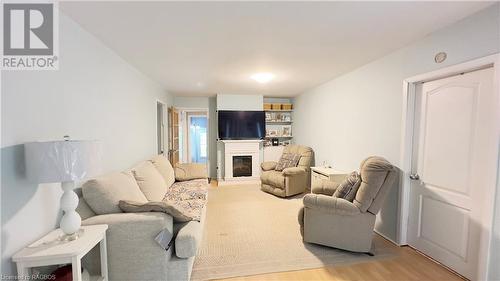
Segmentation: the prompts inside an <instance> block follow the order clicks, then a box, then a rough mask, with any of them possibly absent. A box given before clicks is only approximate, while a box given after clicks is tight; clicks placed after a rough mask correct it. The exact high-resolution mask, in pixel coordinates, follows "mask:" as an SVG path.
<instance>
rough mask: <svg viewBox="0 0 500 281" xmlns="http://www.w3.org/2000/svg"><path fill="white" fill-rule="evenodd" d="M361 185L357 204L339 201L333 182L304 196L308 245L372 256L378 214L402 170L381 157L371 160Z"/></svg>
mask: <svg viewBox="0 0 500 281" xmlns="http://www.w3.org/2000/svg"><path fill="white" fill-rule="evenodd" d="M360 174H361V185H360V186H359V189H358V191H357V193H356V197H355V199H354V201H353V202H350V201H347V200H345V199H342V198H336V197H333V196H332V195H333V194H334V192H335V190H336V188H337V186H338V184H339V183H333V182H330V183H329V184H326V183H325V185H324V186H321V187H318V188H314V189H313V190H312V192H313V194H307V195H306V196H304V198H303V201H304V208H302V209H301V210H300V212H299V224H300V226H301V233H302V235H303V238H304V241H305V242H310V243H315V244H321V245H325V246H330V247H334V248H339V249H343V250H348V251H353V252H365V253H369V252H370V250H371V245H372V238H373V227H374V225H375V218H376V214H377V213H378V212H379V210H380V208H381V206H382V203H383V202H384V199H385V197H386V195H387V193H388V192H389V190H390V189H391V187H392V185H393V184H394V182H395V180H396V178H397V174H398V171H397V169H396V168H395V167H394V166H392V165H391V164H390V163H389V162H388V161H387V160H385V159H384V158H381V157H377V156H372V157H368V158H367V159H365V160H364V161H363V162H362V163H361V167H360Z"/></svg>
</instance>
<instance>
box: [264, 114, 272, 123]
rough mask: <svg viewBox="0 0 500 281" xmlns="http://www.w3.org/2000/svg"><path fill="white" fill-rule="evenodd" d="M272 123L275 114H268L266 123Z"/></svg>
mask: <svg viewBox="0 0 500 281" xmlns="http://www.w3.org/2000/svg"><path fill="white" fill-rule="evenodd" d="M272 121H273V113H271V112H266V122H272Z"/></svg>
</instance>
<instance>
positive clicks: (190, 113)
mask: <svg viewBox="0 0 500 281" xmlns="http://www.w3.org/2000/svg"><path fill="white" fill-rule="evenodd" d="M185 112H186V120H185V122H186V128H184V131H185V132H186V134H185V135H186V139H185V140H184V145H185V146H186V158H187V160H188V162H189V160H190V159H191V150H190V149H189V136H190V134H189V124H190V123H191V120H190V118H192V117H205V118H207V140H206V142H207V149H206V154H207V162H208V130H209V129H208V110H207V111H185Z"/></svg>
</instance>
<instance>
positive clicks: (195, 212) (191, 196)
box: [163, 179, 208, 221]
mask: <svg viewBox="0 0 500 281" xmlns="http://www.w3.org/2000/svg"><path fill="white" fill-rule="evenodd" d="M207 198H208V182H207V180H206V179H199V180H191V181H181V182H175V183H174V184H172V186H171V187H170V188H169V189H168V191H167V193H166V194H165V197H164V198H163V201H166V202H167V203H169V204H171V205H174V206H175V207H176V208H177V209H178V210H179V211H181V212H182V213H183V214H184V215H186V216H189V217H191V218H193V220H195V221H200V218H201V212H202V211H203V208H204V207H205V205H206V203H207Z"/></svg>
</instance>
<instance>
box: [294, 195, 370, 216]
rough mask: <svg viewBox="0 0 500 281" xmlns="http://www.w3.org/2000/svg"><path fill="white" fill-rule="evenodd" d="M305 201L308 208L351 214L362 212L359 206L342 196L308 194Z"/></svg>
mask: <svg viewBox="0 0 500 281" xmlns="http://www.w3.org/2000/svg"><path fill="white" fill-rule="evenodd" d="M303 201H304V206H305V207H306V208H311V209H317V210H321V211H324V212H328V213H332V214H338V215H347V216H349V215H357V214H360V213H361V211H360V210H359V208H358V207H356V205H354V204H353V203H351V202H349V201H347V200H345V199H342V198H337V197H332V196H327V195H323V194H307V195H306V196H304V199H303Z"/></svg>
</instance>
